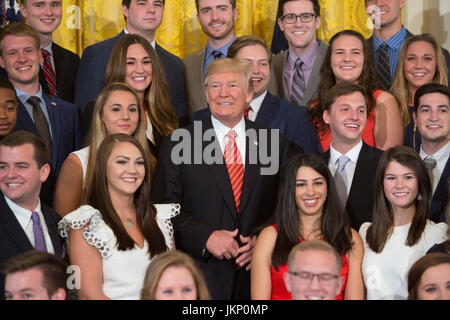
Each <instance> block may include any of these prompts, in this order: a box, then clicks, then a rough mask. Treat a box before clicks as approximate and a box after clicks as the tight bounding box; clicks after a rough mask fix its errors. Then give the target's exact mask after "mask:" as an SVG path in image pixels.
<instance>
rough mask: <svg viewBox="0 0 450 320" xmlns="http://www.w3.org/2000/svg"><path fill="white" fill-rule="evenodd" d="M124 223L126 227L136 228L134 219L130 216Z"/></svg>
mask: <svg viewBox="0 0 450 320" xmlns="http://www.w3.org/2000/svg"><path fill="white" fill-rule="evenodd" d="M123 224H124V225H125V227H127V228H128V229H133V228H134V221H133V220H132V219H130V218H126V219H125V220H124V221H123Z"/></svg>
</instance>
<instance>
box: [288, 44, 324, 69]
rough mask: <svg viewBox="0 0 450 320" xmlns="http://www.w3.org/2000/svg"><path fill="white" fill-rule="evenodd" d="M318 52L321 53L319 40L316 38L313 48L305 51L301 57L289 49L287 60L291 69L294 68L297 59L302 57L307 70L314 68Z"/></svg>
mask: <svg viewBox="0 0 450 320" xmlns="http://www.w3.org/2000/svg"><path fill="white" fill-rule="evenodd" d="M318 53H319V42H318V41H317V40H316V42H315V43H314V45H313V46H312V47H311V48H309V49H308V50H307V51H306V52H305V53H303V54H302V56H301V57H298V56H297V55H296V54H295V53H294V52H293V51H291V50H289V51H288V57H287V62H288V64H289V66H290V67H291V69H294V67H295V61H297V59H298V58H301V59H302V61H303V63H304V67H303V68H302V69H305V70H308V69H312V68H313V66H314V62H315V61H316V57H317V54H318Z"/></svg>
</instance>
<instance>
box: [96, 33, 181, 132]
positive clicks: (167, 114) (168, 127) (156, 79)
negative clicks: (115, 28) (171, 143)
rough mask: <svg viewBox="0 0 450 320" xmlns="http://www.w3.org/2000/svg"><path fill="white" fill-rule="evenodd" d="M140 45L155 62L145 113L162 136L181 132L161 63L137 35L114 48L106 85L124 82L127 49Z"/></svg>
mask: <svg viewBox="0 0 450 320" xmlns="http://www.w3.org/2000/svg"><path fill="white" fill-rule="evenodd" d="M133 44H140V45H141V46H142V47H143V48H144V50H145V51H146V52H147V53H148V55H149V56H150V59H151V60H152V68H153V71H152V82H151V83H150V86H149V87H148V88H147V90H146V91H145V97H144V106H142V107H143V108H144V110H145V111H146V112H147V114H148V116H149V118H150V121H151V124H152V126H154V127H155V128H156V130H158V132H159V133H161V134H162V135H163V136H167V135H169V134H170V133H171V132H172V131H173V130H175V129H176V128H178V118H177V114H176V112H175V109H174V108H173V106H172V103H171V102H170V97H171V93H170V86H169V84H168V82H167V80H166V76H165V74H164V70H163V67H162V64H161V61H160V59H159V57H158V54H157V53H156V51H155V49H153V47H152V45H151V44H150V42H148V41H147V40H146V39H145V38H143V37H141V36H140V35H137V34H126V35H124V36H123V37H121V38H120V39H119V41H117V43H116V45H115V46H114V48H113V50H112V52H111V57H110V58H109V62H108V66H107V67H106V72H105V81H106V83H110V82H125V73H126V61H127V53H128V48H129V47H130V46H131V45H133Z"/></svg>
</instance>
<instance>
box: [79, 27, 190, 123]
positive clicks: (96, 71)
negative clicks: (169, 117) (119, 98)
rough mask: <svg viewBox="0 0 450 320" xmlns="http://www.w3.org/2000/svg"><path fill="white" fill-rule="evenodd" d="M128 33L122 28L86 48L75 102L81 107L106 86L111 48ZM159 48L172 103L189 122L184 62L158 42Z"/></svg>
mask: <svg viewBox="0 0 450 320" xmlns="http://www.w3.org/2000/svg"><path fill="white" fill-rule="evenodd" d="M124 35H125V33H124V32H123V31H122V32H121V33H119V34H118V35H117V36H115V37H114V38H110V39H107V40H105V41H102V42H99V43H96V44H94V45H92V46H89V47H87V48H86V49H85V50H84V52H83V56H82V57H81V61H80V64H79V65H78V71H77V79H76V83H75V104H76V105H77V106H78V107H79V108H80V109H81V110H84V108H85V107H86V105H87V104H88V103H89V102H90V101H91V100H95V99H96V98H97V95H98V94H99V93H100V91H101V90H102V89H103V87H104V86H105V72H106V66H107V65H108V61H109V57H110V56H111V51H112V50H113V47H114V45H115V44H116V43H117V41H119V39H120V38H121V37H122V36H124ZM155 50H156V53H157V54H158V57H159V58H160V60H161V63H162V66H163V68H164V70H165V74H166V78H167V81H168V82H169V85H170V89H171V95H172V105H173V107H174V108H175V111H176V113H177V116H178V119H179V122H180V125H184V124H187V113H186V99H185V93H184V66H183V62H182V61H181V59H180V58H178V57H177V56H175V55H173V54H171V53H170V52H168V51H167V50H164V49H163V48H162V47H160V46H159V45H158V44H156V46H155Z"/></svg>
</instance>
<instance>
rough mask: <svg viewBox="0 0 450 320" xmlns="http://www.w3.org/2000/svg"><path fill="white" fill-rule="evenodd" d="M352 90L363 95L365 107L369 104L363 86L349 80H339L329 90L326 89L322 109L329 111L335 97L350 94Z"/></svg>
mask: <svg viewBox="0 0 450 320" xmlns="http://www.w3.org/2000/svg"><path fill="white" fill-rule="evenodd" d="M354 92H359V93H361V94H362V95H363V97H364V102H365V103H366V108H367V106H368V104H369V98H368V95H367V91H366V89H364V87H362V86H360V85H359V84H356V83H351V82H341V83H338V84H336V85H334V86H332V87H331V89H330V90H328V92H327V95H326V96H325V98H324V99H323V108H324V110H327V111H328V112H330V111H331V106H332V105H333V103H335V102H336V100H337V98H339V97H342V96H345V95H348V94H352V93H354Z"/></svg>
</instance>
